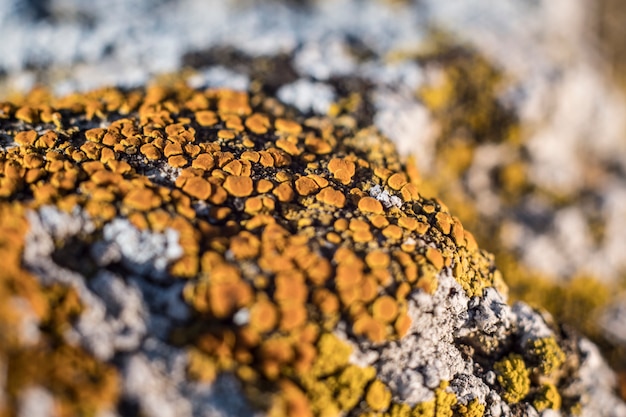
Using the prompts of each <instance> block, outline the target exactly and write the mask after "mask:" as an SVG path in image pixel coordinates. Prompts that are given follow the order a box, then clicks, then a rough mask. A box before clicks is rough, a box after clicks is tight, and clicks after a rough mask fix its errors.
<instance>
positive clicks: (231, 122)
mask: <svg viewBox="0 0 626 417" xmlns="http://www.w3.org/2000/svg"><path fill="white" fill-rule="evenodd" d="M113 91H115V97H116V101H115V103H117V104H116V105H110V106H109V107H108V109H107V112H108V113H106V112H105V113H102V112H101V113H102V114H98V113H93V114H91V113H89V112H88V111H87V108H88V103H89V102H91V101H92V100H102V101H104V102H107V100H108V99H109V94H112V93H111V90H102V91H100V92H93V93H88V94H87V95H74V96H72V97H70V98H65V99H59V100H57V99H53V98H48V101H47V102H45V103H42V105H44V104H45V105H47V106H50V107H51V108H53V109H54V110H55V111H58V112H59V114H60V115H62V117H61V119H59V120H60V122H59V123H60V124H59V126H57V125H56V124H45V123H43V124H41V125H38V128H37V131H36V133H32V130H30V129H26V127H27V126H26V125H25V123H35V122H34V120H30V119H29V120H30V121H28V120H25V118H26V117H28V115H29V114H30V113H29V112H26V111H24V112H23V113H24V114H23V115H20V117H17V116H16V115H14V114H13V115H10V117H9V118H8V119H6V121H2V125H1V129H2V133H4V134H7V135H9V136H11V137H15V141H16V142H17V143H18V144H19V146H18V147H16V148H13V150H0V163H1V166H2V170H3V172H4V173H5V176H4V178H2V182H1V183H0V207H2V206H3V205H6V204H9V202H12V201H19V203H20V205H22V206H24V207H27V208H34V209H36V208H38V207H41V206H42V205H47V204H53V205H57V206H58V207H59V208H60V209H62V210H65V211H71V210H73V209H74V208H75V206H80V207H82V208H83V209H84V210H85V212H86V213H88V214H89V215H90V216H91V217H92V219H93V221H94V224H95V225H96V228H97V229H98V230H101V228H102V227H103V225H105V224H106V223H107V222H108V221H110V220H111V219H113V218H115V217H116V216H122V217H127V218H128V219H129V220H131V222H132V224H134V225H135V226H137V227H139V228H140V229H152V230H154V231H163V230H164V229H166V228H171V229H174V230H175V231H176V232H178V233H179V236H180V245H181V247H182V249H183V254H182V256H181V257H180V259H179V260H177V261H176V262H174V263H173V264H172V265H170V266H169V270H168V272H169V274H170V275H171V276H172V277H174V278H180V279H184V280H185V287H184V291H183V298H184V300H185V302H186V303H187V304H188V305H189V306H190V307H191V309H192V310H193V312H194V315H193V319H192V322H191V323H188V325H186V326H184V327H183V328H181V329H178V330H177V331H176V332H175V333H176V337H175V339H176V340H177V342H178V343H181V344H183V345H185V346H187V347H188V349H189V351H190V352H192V354H191V357H192V359H193V360H192V361H191V362H190V365H189V373H190V376H192V377H193V376H195V377H197V378H199V379H202V380H210V379H212V378H214V377H215V376H216V375H217V374H219V373H220V372H232V373H234V374H235V375H237V376H238V377H239V378H240V380H241V381H242V383H243V385H244V389H245V390H246V391H247V392H249V393H250V399H251V400H252V401H253V402H255V401H257V402H258V403H259V406H263V407H265V408H269V409H271V410H273V411H275V412H277V413H278V414H281V413H282V414H287V415H301V414H294V413H299V412H302V410H308V411H309V412H311V410H313V411H314V412H315V413H316V414H321V410H325V409H329V410H342V411H344V412H346V413H349V412H351V411H352V410H353V409H354V408H355V407H357V405H358V404H359V403H361V402H364V403H365V404H368V406H369V407H370V408H371V409H372V410H373V411H383V410H386V409H387V408H388V407H390V398H391V394H390V391H389V389H388V388H387V387H385V386H384V384H383V382H381V381H379V380H374V377H375V371H374V370H373V369H371V368H361V367H358V366H356V365H353V364H350V363H349V355H350V348H349V347H347V345H346V343H345V342H343V341H341V340H339V339H338V338H337V337H336V336H334V334H333V332H334V330H335V329H336V327H337V325H338V324H339V323H341V324H342V326H343V327H344V328H345V332H346V337H349V338H351V339H353V340H359V341H364V342H367V343H371V344H373V345H374V346H381V345H384V344H386V343H389V342H392V341H397V340H399V339H401V338H402V337H404V336H405V335H406V334H407V332H408V331H409V329H410V326H411V317H410V315H409V314H408V307H407V303H408V301H407V299H408V297H409V296H410V295H411V294H412V293H413V292H417V291H422V292H425V293H428V294H433V293H434V292H435V291H436V289H437V287H438V276H439V273H440V272H442V271H444V270H447V271H450V272H452V273H453V275H454V277H455V278H456V279H457V281H458V282H459V284H460V285H461V287H462V288H463V289H464V290H465V291H466V293H467V294H468V295H469V296H480V295H481V294H482V291H483V290H484V288H486V287H489V286H492V285H494V279H495V274H494V267H493V261H492V259H491V258H490V257H489V256H488V255H486V254H485V253H484V252H481V251H480V250H479V249H478V247H477V245H476V243H475V240H474V238H473V236H472V235H471V233H469V232H467V231H466V230H464V229H463V228H462V226H461V225H460V222H458V219H456V218H455V217H453V216H452V215H451V214H450V213H449V211H448V209H447V208H446V207H445V206H444V205H443V204H441V202H439V201H437V200H431V199H426V198H424V197H423V196H421V195H420V194H419V187H418V182H417V180H416V176H415V175H413V174H412V171H411V168H410V167H407V166H405V165H404V164H403V163H402V162H401V160H400V158H399V157H398V155H397V154H396V152H395V149H394V147H393V145H392V144H391V143H390V142H389V141H388V140H387V139H386V138H384V137H382V136H381V135H380V133H379V132H378V131H376V129H374V128H372V127H365V128H361V127H359V126H358V125H357V123H355V122H354V120H349V119H350V117H349V116H345V115H343V116H340V117H337V118H331V117H308V118H307V117H305V116H302V115H298V114H291V115H286V114H285V111H284V109H283V108H280V107H279V106H276V104H275V101H272V100H270V99H267V98H265V97H263V96H261V95H252V96H251V95H249V94H248V93H243V92H234V91H229V90H211V89H209V90H205V91H195V90H192V89H190V88H189V87H187V86H186V85H184V84H178V83H174V84H173V85H170V86H162V85H155V86H151V87H148V88H146V89H138V90H132V91H127V92H121V91H117V90H114V89H113ZM103 112H104V111H103ZM109 120H114V121H112V122H110V121H109ZM96 126H97V127H96ZM33 170H39V171H33ZM154 172H159V173H160V174H159V175H157V176H155V175H154ZM390 202H391V203H390ZM16 262H17V261H16ZM503 366H504V365H503ZM205 368H206V369H205ZM203 369H204V370H203ZM373 380H374V382H372V381H373ZM259 392H262V393H264V394H267V395H269V398H271V400H270V402H271V404H268V403H267V398H266V397H267V396H264V395H260V394H259ZM254 393H256V394H254ZM260 397H264V398H260ZM441 398H442V400H441V401H443V399H446V398H447V397H446V396H445V395H444V394H442V397H441ZM448 400H449V401H448ZM446 401H448V402H450V401H452V400H451V399H446Z"/></svg>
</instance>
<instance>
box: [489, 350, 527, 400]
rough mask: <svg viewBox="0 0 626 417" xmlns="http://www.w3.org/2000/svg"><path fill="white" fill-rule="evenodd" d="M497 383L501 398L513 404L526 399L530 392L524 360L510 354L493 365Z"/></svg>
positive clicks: (514, 354)
mask: <svg viewBox="0 0 626 417" xmlns="http://www.w3.org/2000/svg"><path fill="white" fill-rule="evenodd" d="M494 371H495V372H496V374H497V379H498V383H499V384H500V387H501V388H502V390H503V392H502V395H501V396H502V398H503V399H504V401H506V402H507V403H509V404H514V403H517V402H519V401H521V400H522V399H524V397H526V395H527V394H528V392H529V391H530V378H529V372H528V369H527V368H526V364H525V363H524V359H523V358H522V357H521V356H520V355H518V354H516V353H512V354H510V355H508V356H507V357H505V358H504V359H502V360H501V361H499V362H497V363H496V364H495V365H494Z"/></svg>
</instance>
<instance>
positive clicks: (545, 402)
mask: <svg viewBox="0 0 626 417" xmlns="http://www.w3.org/2000/svg"><path fill="white" fill-rule="evenodd" d="M533 406H534V407H535V408H536V409H537V411H539V412H542V411H544V410H547V409H549V408H551V409H553V410H559V409H560V408H561V395H560V394H559V390H558V389H557V387H555V386H554V385H553V384H545V385H542V386H541V388H540V390H539V392H537V393H536V394H535V398H534V399H533Z"/></svg>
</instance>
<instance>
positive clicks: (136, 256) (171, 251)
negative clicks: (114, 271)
mask: <svg viewBox="0 0 626 417" xmlns="http://www.w3.org/2000/svg"><path fill="white" fill-rule="evenodd" d="M103 241H104V242H105V243H106V244H108V245H114V248H115V249H117V250H118V251H119V253H120V256H121V262H122V264H123V265H124V266H125V267H127V268H129V269H130V270H131V271H133V272H135V273H137V274H140V275H149V276H150V277H151V278H153V279H157V280H158V279H163V278H164V277H165V275H166V273H167V271H166V267H167V266H168V264H169V263H171V262H172V261H174V260H176V259H178V258H179V257H180V256H181V255H182V254H183V250H182V248H181V247H180V245H179V244H178V232H176V231H174V230H172V229H166V230H165V232H164V233H153V232H151V231H148V230H142V231H140V230H138V229H137V228H136V227H134V226H133V225H132V224H131V223H130V222H129V221H128V220H126V219H114V220H113V221H112V222H110V223H107V224H106V225H105V226H104V229H103ZM115 249H110V248H106V249H104V250H103V251H102V254H103V255H105V256H107V257H111V256H112V255H111V254H110V251H114V250H115ZM113 258H114V256H113Z"/></svg>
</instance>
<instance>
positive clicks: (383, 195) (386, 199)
mask: <svg viewBox="0 0 626 417" xmlns="http://www.w3.org/2000/svg"><path fill="white" fill-rule="evenodd" d="M369 193H370V196H372V197H374V198H375V199H376V200H378V201H380V202H381V203H382V205H383V206H385V208H390V207H398V208H400V207H402V199H401V198H400V197H398V196H397V195H393V194H391V193H389V191H387V190H385V189H383V188H382V187H381V186H380V185H375V186H373V187H372V188H370V191H369Z"/></svg>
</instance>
